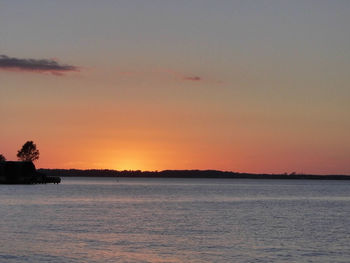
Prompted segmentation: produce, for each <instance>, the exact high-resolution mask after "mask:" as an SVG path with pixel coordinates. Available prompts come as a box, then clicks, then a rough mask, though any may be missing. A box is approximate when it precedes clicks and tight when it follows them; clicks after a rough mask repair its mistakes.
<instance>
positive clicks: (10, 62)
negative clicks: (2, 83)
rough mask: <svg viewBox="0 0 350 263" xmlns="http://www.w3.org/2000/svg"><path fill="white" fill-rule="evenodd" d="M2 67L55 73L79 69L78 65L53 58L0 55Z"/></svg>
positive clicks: (0, 66)
mask: <svg viewBox="0 0 350 263" xmlns="http://www.w3.org/2000/svg"><path fill="white" fill-rule="evenodd" d="M0 69H4V70H20V71H33V72H49V73H52V74H55V75H61V74H62V73H64V72H69V71H78V70H79V68H78V67H76V66H72V65H64V64H60V63H58V62H57V61H55V60H53V59H22V58H14V57H8V56H6V55H0Z"/></svg>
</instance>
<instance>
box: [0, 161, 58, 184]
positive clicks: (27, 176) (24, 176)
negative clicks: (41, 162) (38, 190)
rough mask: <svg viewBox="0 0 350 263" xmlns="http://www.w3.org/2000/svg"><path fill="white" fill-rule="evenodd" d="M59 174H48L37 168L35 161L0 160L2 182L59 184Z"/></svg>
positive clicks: (0, 181) (0, 180)
mask: <svg viewBox="0 0 350 263" xmlns="http://www.w3.org/2000/svg"><path fill="white" fill-rule="evenodd" d="M60 182H61V178H60V177H58V176H55V177H53V176H47V175H46V174H43V173H40V172H38V171H37V170H36V169H35V166H34V164H33V162H31V161H24V162H12V161H8V162H7V161H2V162H0V184H47V183H54V184H59V183H60Z"/></svg>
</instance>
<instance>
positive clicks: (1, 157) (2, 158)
mask: <svg viewBox="0 0 350 263" xmlns="http://www.w3.org/2000/svg"><path fill="white" fill-rule="evenodd" d="M5 161H6V158H5V156H3V155H2V154H0V162H5Z"/></svg>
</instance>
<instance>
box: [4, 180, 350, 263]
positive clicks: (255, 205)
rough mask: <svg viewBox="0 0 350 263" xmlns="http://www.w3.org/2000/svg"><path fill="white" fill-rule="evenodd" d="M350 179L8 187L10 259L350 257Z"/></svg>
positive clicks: (278, 259) (6, 220)
mask: <svg viewBox="0 0 350 263" xmlns="http://www.w3.org/2000/svg"><path fill="white" fill-rule="evenodd" d="M349 222H350V182H349V181H317V180H291V181H289V180H249V179H234V180H230V179H172V178H168V179H159V178H139V179H136V178H122V179H115V178H63V179H62V183H61V184H60V185H0V232H1V238H0V262H33V263H34V262H36V263H37V262H349V258H350V245H349V244H350V224H349Z"/></svg>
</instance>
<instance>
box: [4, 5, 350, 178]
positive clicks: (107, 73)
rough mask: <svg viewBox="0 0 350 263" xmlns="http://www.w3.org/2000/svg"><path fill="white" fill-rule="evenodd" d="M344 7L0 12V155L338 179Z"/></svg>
mask: <svg viewBox="0 0 350 263" xmlns="http://www.w3.org/2000/svg"><path fill="white" fill-rule="evenodd" d="M349 14H350V1H346V0H344V1H341V0H332V1H331V0H329V1H324V0H317V1H316V0H315V1H311V0H303V1H299V0H295V1H283V0H282V1H280V0H278V1H277V0H276V1H270V0H256V1H250V0H248V1H247V0H244V1H243V0H241V1H239V0H237V1H233V0H232V1H231V0H230V1H229V0H217V1H212V0H186V1H185V0H177V1H170V0H147V1H145V0H125V1H118V0H114V1H112V0H110V1H109V0H101V1H92V0H70V1H68V0H67V1H66V0H60V1H58V0H57V1H54V0H52V1H44V0H26V1H23V0H22V1H19V0H8V1H6V0H0V114H1V129H0V153H2V154H3V155H4V156H5V157H6V158H7V159H8V160H16V153H17V151H18V150H19V149H20V148H21V146H22V145H23V144H24V143H25V142H26V141H28V140H32V141H34V143H36V145H37V147H38V149H39V151H40V159H39V160H38V161H37V162H36V163H35V164H36V166H37V167H40V168H79V169H88V168H96V169H104V168H107V169H118V170H124V169H126V170H129V169H133V170H134V169H140V170H163V169H218V170H226V171H238V172H256V173H284V172H288V173H290V172H298V173H317V174H350V136H349V134H350V133H349V131H350V116H349V115H350V103H349V101H350V87H349V84H350V72H349V71H350V15H349Z"/></svg>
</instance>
